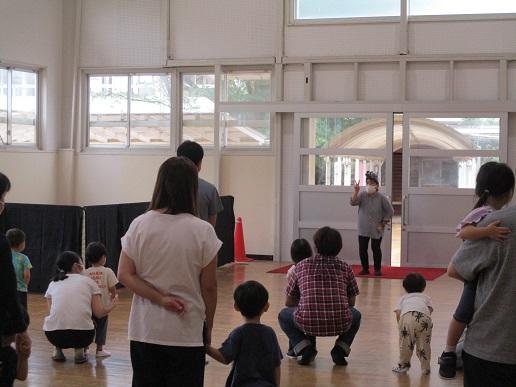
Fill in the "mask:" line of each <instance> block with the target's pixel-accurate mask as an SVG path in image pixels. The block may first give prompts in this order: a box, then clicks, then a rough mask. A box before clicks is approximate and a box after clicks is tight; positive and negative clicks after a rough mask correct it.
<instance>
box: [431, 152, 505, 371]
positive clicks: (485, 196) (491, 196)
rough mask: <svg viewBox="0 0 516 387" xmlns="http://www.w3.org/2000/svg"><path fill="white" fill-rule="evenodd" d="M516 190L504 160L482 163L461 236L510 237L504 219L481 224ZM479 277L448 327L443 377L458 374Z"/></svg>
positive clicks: (459, 229) (469, 284) (466, 285)
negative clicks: (460, 349) (461, 341)
mask: <svg viewBox="0 0 516 387" xmlns="http://www.w3.org/2000/svg"><path fill="white" fill-rule="evenodd" d="M513 193H514V173H513V171H512V169H511V168H509V167H508V166H507V164H504V163H497V162H495V161H491V162H488V163H485V164H484V165H482V166H481V167H480V170H479V171H478V174H477V180H476V186H475V195H476V196H477V197H478V200H477V203H476V204H475V207H474V208H473V210H472V211H471V212H470V213H469V214H468V215H466V217H465V218H464V219H463V220H462V222H460V223H459V225H458V226H457V237H459V238H461V239H463V240H469V241H474V240H478V239H483V238H490V239H493V240H496V241H499V242H503V241H504V240H505V239H507V235H508V234H509V233H510V232H511V230H510V229H509V228H507V227H503V225H501V222H500V221H496V222H492V223H490V224H488V225H487V226H485V227H480V226H477V224H478V223H479V222H480V221H481V220H482V219H484V218H485V217H486V216H487V215H488V214H490V213H491V212H493V211H496V210H499V209H501V208H502V207H503V206H505V205H506V204H507V203H509V202H510V201H511V199H512V195H513ZM476 286H477V283H476V281H472V282H465V283H464V290H463V292H462V296H461V299H460V301H459V305H458V306H457V309H456V310H455V314H454V315H453V319H452V320H451V322H450V325H449V327H448V337H447V339H446V347H445V349H444V352H443V353H442V355H441V357H440V358H439V364H440V365H441V366H440V368H439V374H440V375H441V376H442V377H443V378H453V377H455V368H456V362H457V355H456V353H455V352H456V347H457V343H458V342H459V339H460V337H461V336H462V333H463V332H464V329H465V328H466V325H467V324H468V323H469V322H470V321H471V319H472V318H473V312H474V303H475V292H476Z"/></svg>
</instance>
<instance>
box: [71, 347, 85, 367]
mask: <svg viewBox="0 0 516 387" xmlns="http://www.w3.org/2000/svg"><path fill="white" fill-rule="evenodd" d="M74 361H75V364H81V363H86V362H87V361H88V355H86V351H85V350H84V348H75V359H74Z"/></svg>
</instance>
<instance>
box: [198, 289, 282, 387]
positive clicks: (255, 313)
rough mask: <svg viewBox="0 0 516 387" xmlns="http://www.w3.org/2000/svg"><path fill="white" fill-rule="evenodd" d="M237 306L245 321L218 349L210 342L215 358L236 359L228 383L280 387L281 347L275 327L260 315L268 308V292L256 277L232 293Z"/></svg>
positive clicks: (228, 386)
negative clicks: (264, 320) (266, 322)
mask: <svg viewBox="0 0 516 387" xmlns="http://www.w3.org/2000/svg"><path fill="white" fill-rule="evenodd" d="M233 299H234V300H235V310H236V311H238V312H240V313H241V314H242V316H243V318H244V321H245V323H244V325H241V326H239V327H238V328H236V329H234V330H233V331H232V332H231V333H230V334H229V337H228V338H227V339H226V340H225V341H224V342H223V343H222V346H221V347H220V348H219V349H216V348H214V347H213V346H211V345H208V346H207V352H208V355H210V356H211V357H212V358H214V359H215V360H217V361H219V362H221V363H223V364H229V363H233V366H232V368H231V372H230V373H229V376H228V379H227V381H226V387H239V386H260V387H277V386H279V385H280V379H281V369H280V364H281V359H282V354H281V349H280V347H279V344H278V338H277V337H276V333H274V330H273V329H272V328H271V327H269V326H267V325H263V324H262V323H261V322H260V318H261V316H262V314H263V313H265V312H266V311H267V310H268V309H269V293H268V292H267V289H265V287H264V286H263V285H262V284H261V283H259V282H256V281H247V282H244V283H242V284H240V285H239V286H238V287H237V288H236V289H235V292H234V293H233Z"/></svg>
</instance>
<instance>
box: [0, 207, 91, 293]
mask: <svg viewBox="0 0 516 387" xmlns="http://www.w3.org/2000/svg"><path fill="white" fill-rule="evenodd" d="M82 216H83V211H82V208H81V207H76V206H54V205H44V204H17V203H8V204H6V207H5V210H4V212H3V213H2V215H1V216H0V230H1V231H2V232H4V233H5V232H6V231H7V230H8V229H10V228H13V227H16V228H19V229H21V230H23V231H24V232H25V234H26V236H27V243H26V248H25V251H24V252H23V253H24V254H25V255H27V256H28V257H29V259H30V261H31V263H32V266H33V268H32V270H31V281H30V284H29V291H33V292H45V291H46V290H47V287H48V284H49V283H50V280H51V278H52V277H53V275H54V274H55V262H56V258H57V255H58V254H59V253H61V252H62V251H65V250H71V251H75V252H76V253H77V254H79V255H81V253H82V251H81V247H82Z"/></svg>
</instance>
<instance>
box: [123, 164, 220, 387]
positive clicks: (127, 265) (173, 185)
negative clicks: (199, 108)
mask: <svg viewBox="0 0 516 387" xmlns="http://www.w3.org/2000/svg"><path fill="white" fill-rule="evenodd" d="M197 174H198V171H197V167H196V166H195V165H194V164H193V163H192V162H191V161H190V160H188V159H187V158H184V157H171V158H169V159H168V160H166V161H165V162H163V164H162V165H161V166H160V168H159V171H158V177H157V179H156V184H155V187H154V192H153V195H152V200H151V203H150V205H149V209H148V211H147V212H146V213H145V214H143V215H140V216H139V217H137V218H136V219H134V220H133V222H132V223H131V225H130V227H129V230H128V231H127V233H126V234H125V236H124V237H123V238H122V252H121V254H120V261H119V265H118V278H119V280H120V282H121V283H122V284H124V285H125V286H126V287H127V288H129V289H130V290H132V291H133V292H134V295H133V301H132V304H131V313H130V316H129V340H130V348H131V349H130V351H131V364H132V367H133V387H137V386H144V387H147V386H156V387H158V386H177V387H183V386H184V387H200V386H203V384H204V368H205V360H206V348H205V344H206V343H208V344H209V343H210V342H211V331H212V328H213V318H214V315H215V309H216V306H217V277H216V268H217V253H218V251H219V249H220V247H221V245H222V242H221V241H220V240H219V239H218V238H217V235H216V234H215V230H214V228H213V227H212V226H211V224H210V223H208V222H206V221H204V220H201V219H199V218H198V217H197V216H196V215H197Z"/></svg>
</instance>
